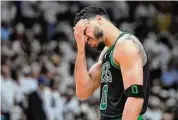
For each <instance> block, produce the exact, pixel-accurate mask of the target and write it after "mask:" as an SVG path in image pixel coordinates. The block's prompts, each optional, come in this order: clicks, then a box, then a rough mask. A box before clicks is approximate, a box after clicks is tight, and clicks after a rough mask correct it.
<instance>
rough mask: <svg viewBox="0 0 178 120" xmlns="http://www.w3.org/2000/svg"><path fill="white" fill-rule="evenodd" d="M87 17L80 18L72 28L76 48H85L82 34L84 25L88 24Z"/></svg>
mask: <svg viewBox="0 0 178 120" xmlns="http://www.w3.org/2000/svg"><path fill="white" fill-rule="evenodd" d="M88 22H89V21H88V20H87V19H81V20H80V21H79V22H78V23H77V24H76V25H75V27H74V28H73V29H74V37H75V40H76V42H77V47H78V50H80V49H82V50H83V49H85V36H84V30H85V28H86V26H87V25H88Z"/></svg>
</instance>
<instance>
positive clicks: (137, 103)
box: [125, 97, 144, 113]
mask: <svg viewBox="0 0 178 120" xmlns="http://www.w3.org/2000/svg"><path fill="white" fill-rule="evenodd" d="M143 102H144V99H143V98H133V97H129V98H128V99H127V101H126V107H125V109H127V110H128V111H130V112H134V111H135V110H137V111H138V113H140V112H141V110H142V106H143ZM130 106H132V108H131V107H130Z"/></svg>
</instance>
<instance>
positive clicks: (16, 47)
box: [0, 1, 178, 120]
mask: <svg viewBox="0 0 178 120" xmlns="http://www.w3.org/2000/svg"><path fill="white" fill-rule="evenodd" d="M90 4H97V5H102V6H103V7H104V8H105V9H106V10H107V12H108V14H109V15H110V17H111V20H112V21H113V23H114V24H115V25H116V26H117V27H118V28H119V29H120V30H121V31H127V32H130V33H132V34H134V35H136V36H137V37H138V38H139V40H140V41H141V42H142V43H143V45H144V47H145V49H146V51H147V54H148V57H149V60H150V69H151V72H150V79H151V91H150V99H149V106H148V110H147V112H146V113H145V114H144V118H145V120H178V2H168V1H167V2H166V1H164V2H156V1H155V2H151V1H149V2H141V1H139V2H131V1H129V2H127V1H113V2H111V1H110V2H102V1H90V2H89V1H88V2H86V1H85V2H84V1H80V2H77V1H75V2H64V1H63V2H62V1H55V2H51V1H50V2H49V1H41V2H37V1H18V2H15V1H14V2H7V1H2V2H1V76H0V77H1V80H0V81H1V89H0V91H1V111H0V113H1V120H99V117H100V115H99V108H98V105H99V94H100V90H99V89H98V90H97V91H96V92H95V93H94V95H93V96H91V97H89V99H87V100H85V101H80V100H79V99H78V98H77V97H76V95H75V81H74V77H73V71H74V66H75V59H76V52H77V51H76V50H77V49H76V43H75V40H74V37H73V30H72V27H73V22H74V17H75V15H76V13H77V12H79V10H81V9H82V8H83V7H85V6H87V5H90ZM86 52H87V63H88V68H89V67H91V66H92V65H93V64H94V63H95V62H96V61H97V59H98V55H99V54H100V52H99V51H97V50H95V49H93V48H89V47H88V46H87V47H86Z"/></svg>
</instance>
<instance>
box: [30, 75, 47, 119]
mask: <svg viewBox="0 0 178 120" xmlns="http://www.w3.org/2000/svg"><path fill="white" fill-rule="evenodd" d="M45 88H46V81H45V79H42V78H40V79H39V80H38V89H37V90H36V91H34V92H32V93H31V94H30V95H29V97H28V109H27V120H48V118H47V115H46V112H45V109H44V89H45Z"/></svg>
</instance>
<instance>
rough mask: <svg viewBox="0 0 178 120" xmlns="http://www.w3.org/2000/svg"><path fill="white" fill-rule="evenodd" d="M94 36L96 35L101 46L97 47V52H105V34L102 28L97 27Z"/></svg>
mask: <svg viewBox="0 0 178 120" xmlns="http://www.w3.org/2000/svg"><path fill="white" fill-rule="evenodd" d="M94 35H95V38H96V40H98V41H99V44H98V45H97V47H96V49H97V50H100V51H101V50H103V49H104V47H105V44H104V38H103V36H104V32H103V30H102V29H101V28H99V27H98V26H96V27H95V29H94Z"/></svg>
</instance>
